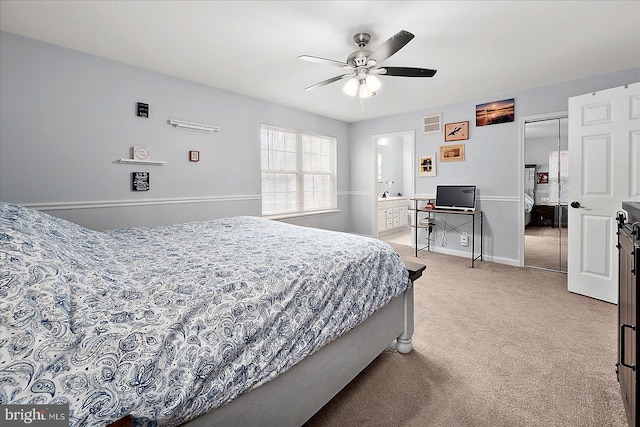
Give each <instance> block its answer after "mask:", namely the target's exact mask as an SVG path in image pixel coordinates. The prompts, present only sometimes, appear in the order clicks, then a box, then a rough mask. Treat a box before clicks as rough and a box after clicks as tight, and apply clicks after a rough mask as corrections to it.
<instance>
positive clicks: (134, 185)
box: [131, 172, 149, 191]
mask: <svg viewBox="0 0 640 427" xmlns="http://www.w3.org/2000/svg"><path fill="white" fill-rule="evenodd" d="M131 190H133V191H149V172H132V173H131Z"/></svg>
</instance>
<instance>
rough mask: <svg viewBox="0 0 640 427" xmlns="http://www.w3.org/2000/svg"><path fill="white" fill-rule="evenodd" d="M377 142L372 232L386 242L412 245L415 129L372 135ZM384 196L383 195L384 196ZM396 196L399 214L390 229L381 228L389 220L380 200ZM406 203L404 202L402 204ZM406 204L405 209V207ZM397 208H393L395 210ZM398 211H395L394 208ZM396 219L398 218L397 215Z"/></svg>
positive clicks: (393, 198)
mask: <svg viewBox="0 0 640 427" xmlns="http://www.w3.org/2000/svg"><path fill="white" fill-rule="evenodd" d="M373 145H374V150H373V151H374V171H375V174H374V177H373V179H374V188H375V190H374V191H375V200H376V202H375V203H374V206H375V207H374V209H375V211H374V215H373V218H374V222H373V236H376V237H378V238H380V239H382V240H384V241H386V242H389V243H396V244H401V245H407V246H411V245H412V244H413V242H412V236H413V233H411V228H410V227H409V218H408V212H409V209H410V207H411V198H413V195H414V192H415V170H414V164H413V163H414V161H413V160H414V157H415V156H414V153H415V132H414V131H404V132H394V133H389V134H381V135H374V136H373ZM383 195H384V196H385V197H384V198H383V197H382V196H383ZM389 200H394V206H395V207H397V208H398V209H397V211H398V215H399V216H403V217H402V218H398V222H397V224H399V226H396V224H394V226H393V228H392V230H391V231H388V230H385V231H381V229H383V228H385V227H384V222H385V221H386V219H385V216H384V215H383V214H381V212H383V211H384V210H383V209H382V208H381V203H385V201H389ZM400 204H403V206H399V205H400ZM403 207H404V209H403ZM395 210H396V209H394V211H395ZM394 215H395V212H394ZM394 222H395V219H394Z"/></svg>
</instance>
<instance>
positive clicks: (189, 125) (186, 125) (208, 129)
mask: <svg viewBox="0 0 640 427" xmlns="http://www.w3.org/2000/svg"><path fill="white" fill-rule="evenodd" d="M169 124H170V125H173V126H175V127H176V129H185V130H193V131H196V132H205V133H213V132H218V131H219V130H220V128H219V127H216V126H211V125H206V124H203V123H193V122H185V121H183V120H176V119H171V120H169Z"/></svg>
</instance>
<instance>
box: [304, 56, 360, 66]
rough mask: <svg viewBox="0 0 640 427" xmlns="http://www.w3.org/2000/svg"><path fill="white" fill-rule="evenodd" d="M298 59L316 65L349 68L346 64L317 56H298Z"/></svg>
mask: <svg viewBox="0 0 640 427" xmlns="http://www.w3.org/2000/svg"><path fill="white" fill-rule="evenodd" d="M298 59H302V60H303V61H309V62H316V63H318V64H327V65H333V66H334V67H340V68H351V67H349V64H347V63H346V62H340V61H334V60H333V59H326V58H320V57H318V56H309V55H300V56H298Z"/></svg>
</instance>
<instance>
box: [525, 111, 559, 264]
mask: <svg viewBox="0 0 640 427" xmlns="http://www.w3.org/2000/svg"><path fill="white" fill-rule="evenodd" d="M568 128H569V121H568V118H567V115H566V114H561V115H557V116H551V117H545V118H538V119H529V120H526V119H525V121H524V130H523V132H524V167H525V171H524V178H525V179H524V182H523V186H524V191H523V193H524V208H525V209H524V215H525V220H524V266H525V267H530V268H539V269H544V270H550V271H556V272H561V273H566V272H567V259H568V233H567V230H568V226H569V224H568V215H567V202H568V187H569V138H568Z"/></svg>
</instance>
